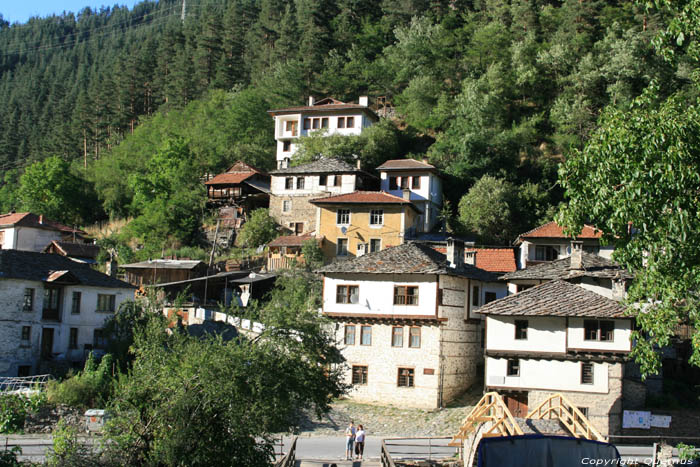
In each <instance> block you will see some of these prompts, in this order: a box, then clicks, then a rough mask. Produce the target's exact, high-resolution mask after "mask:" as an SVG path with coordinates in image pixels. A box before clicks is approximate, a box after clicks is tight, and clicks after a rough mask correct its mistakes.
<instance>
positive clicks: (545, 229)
mask: <svg viewBox="0 0 700 467" xmlns="http://www.w3.org/2000/svg"><path fill="white" fill-rule="evenodd" d="M602 236H603V233H602V232H601V231H599V230H596V228H595V227H593V226H591V225H584V226H583V230H582V231H581V233H580V234H579V235H576V238H579V239H580V238H600V237H602ZM523 238H570V237H569V236H568V235H565V234H564V229H563V228H562V227H561V226H560V225H559V224H557V223H556V222H554V221H552V222H549V223H547V224H544V225H541V226H539V227H535V228H534V229H532V230H530V231H529V232H525V233H524V234H520V235H519V236H518V240H516V243H519V242H520V239H523Z"/></svg>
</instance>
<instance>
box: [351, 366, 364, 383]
mask: <svg viewBox="0 0 700 467" xmlns="http://www.w3.org/2000/svg"><path fill="white" fill-rule="evenodd" d="M352 384H367V367H366V366H357V365H353V366H352Z"/></svg>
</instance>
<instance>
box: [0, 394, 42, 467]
mask: <svg viewBox="0 0 700 467" xmlns="http://www.w3.org/2000/svg"><path fill="white" fill-rule="evenodd" d="M45 403H46V394H45V393H43V392H39V393H36V394H32V395H29V396H27V395H24V394H5V395H2V396H0V433H17V432H20V431H22V430H23V429H24V421H25V420H26V418H27V414H29V413H32V412H35V411H36V410H37V409H39V407H41V406H42V405H44V404H45ZM0 465H3V464H0Z"/></svg>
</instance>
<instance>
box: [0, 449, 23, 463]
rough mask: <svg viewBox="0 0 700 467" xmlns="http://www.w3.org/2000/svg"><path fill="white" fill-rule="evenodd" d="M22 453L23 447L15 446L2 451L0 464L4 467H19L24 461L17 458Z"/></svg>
mask: <svg viewBox="0 0 700 467" xmlns="http://www.w3.org/2000/svg"><path fill="white" fill-rule="evenodd" d="M20 454H22V448H20V447H19V446H14V447H13V448H12V449H5V450H4V451H0V466H2V467H19V466H21V465H22V463H21V462H20V461H19V460H17V456H19V455H20Z"/></svg>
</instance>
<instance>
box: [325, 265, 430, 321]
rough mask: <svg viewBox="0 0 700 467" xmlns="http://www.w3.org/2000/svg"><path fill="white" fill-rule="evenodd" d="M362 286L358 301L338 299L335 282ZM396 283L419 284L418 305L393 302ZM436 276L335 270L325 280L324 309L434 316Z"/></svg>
mask: <svg viewBox="0 0 700 467" xmlns="http://www.w3.org/2000/svg"><path fill="white" fill-rule="evenodd" d="M338 285H357V286H359V293H360V296H359V301H358V303H356V304H338V303H336V302H335V301H336V286H338ZM394 285H413V286H417V287H418V297H419V298H418V305H416V306H414V305H394ZM436 306H437V277H436V276H435V275H417V274H381V275H379V274H332V275H326V276H325V279H324V282H323V311H325V312H332V313H356V314H387V315H425V316H431V317H434V316H435V315H436Z"/></svg>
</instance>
